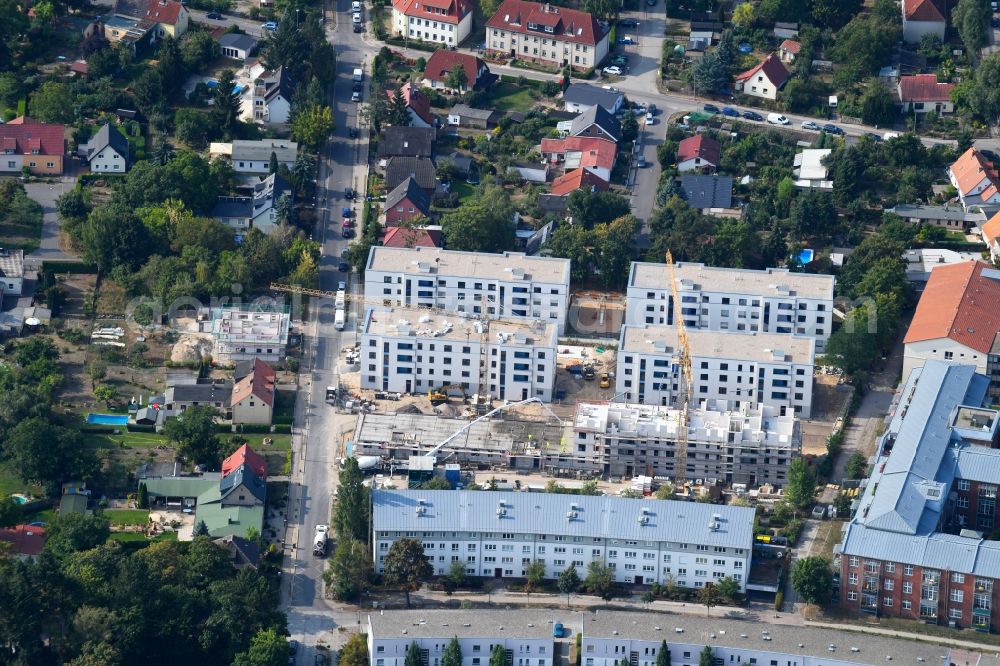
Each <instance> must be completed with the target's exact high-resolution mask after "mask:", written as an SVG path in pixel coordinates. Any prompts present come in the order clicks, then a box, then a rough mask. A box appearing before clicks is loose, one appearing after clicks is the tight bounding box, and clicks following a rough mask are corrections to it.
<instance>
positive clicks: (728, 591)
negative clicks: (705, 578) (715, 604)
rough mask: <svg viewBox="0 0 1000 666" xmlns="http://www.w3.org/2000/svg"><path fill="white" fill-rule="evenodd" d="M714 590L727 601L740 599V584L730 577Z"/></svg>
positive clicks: (720, 582)
mask: <svg viewBox="0 0 1000 666" xmlns="http://www.w3.org/2000/svg"><path fill="white" fill-rule="evenodd" d="M738 499H739V498H738ZM732 505H733V503H730V506H732ZM747 506H749V503H747ZM715 589H716V590H717V591H718V592H719V594H720V595H722V597H723V598H724V599H726V600H727V601H736V600H737V599H739V597H740V584H739V583H737V582H736V581H735V580H733V579H732V578H731V577H730V576H726V577H725V578H723V579H722V580H720V581H719V583H718V584H717V585H716V586H715Z"/></svg>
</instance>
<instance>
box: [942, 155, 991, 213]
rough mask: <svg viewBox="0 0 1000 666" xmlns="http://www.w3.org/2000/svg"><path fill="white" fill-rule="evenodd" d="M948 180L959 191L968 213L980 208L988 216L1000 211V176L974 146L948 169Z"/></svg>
mask: <svg viewBox="0 0 1000 666" xmlns="http://www.w3.org/2000/svg"><path fill="white" fill-rule="evenodd" d="M948 180H950V181H951V184H952V185H954V186H955V189H956V190H958V198H959V200H960V201H961V202H962V207H963V208H965V210H966V211H968V210H969V207H970V206H979V207H980V208H981V209H982V210H983V212H985V213H986V214H987V215H992V214H993V213H995V212H997V211H998V210H1000V175H998V173H997V169H996V166H994V164H993V162H991V161H990V160H989V158H987V157H986V156H985V155H983V154H982V153H981V152H979V150H978V149H977V148H976V147H975V146H973V147H972V148H969V149H968V150H966V151H965V152H964V153H962V155H961V156H960V157H959V158H958V159H957V160H955V161H954V162H952V164H951V166H950V167H948Z"/></svg>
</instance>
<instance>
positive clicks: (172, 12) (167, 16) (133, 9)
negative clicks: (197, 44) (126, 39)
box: [105, 0, 190, 43]
mask: <svg viewBox="0 0 1000 666" xmlns="http://www.w3.org/2000/svg"><path fill="white" fill-rule="evenodd" d="M111 13H112V15H114V16H117V17H122V18H126V19H131V20H133V21H138V24H139V25H138V28H139V29H141V30H146V31H149V32H150V33H151V35H152V37H151V43H153V42H157V41H159V40H162V39H166V38H167V37H172V38H173V39H179V38H180V36H181V35H183V34H184V33H185V32H187V29H188V22H189V19H190V15H189V14H188V10H187V8H186V7H185V6H184V5H183V4H181V3H180V2H177V1H176V0H115V4H114V9H112V12H111ZM105 38H107V39H108V40H109V41H119V40H114V39H111V38H109V37H108V36H107V30H105Z"/></svg>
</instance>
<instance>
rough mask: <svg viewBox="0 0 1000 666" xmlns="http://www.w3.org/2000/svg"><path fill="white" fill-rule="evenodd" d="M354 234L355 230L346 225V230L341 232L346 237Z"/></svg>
mask: <svg viewBox="0 0 1000 666" xmlns="http://www.w3.org/2000/svg"><path fill="white" fill-rule="evenodd" d="M353 235H354V231H353V230H351V228H350V227H344V230H343V232H342V233H341V236H343V237H344V238H350V237H351V236H353Z"/></svg>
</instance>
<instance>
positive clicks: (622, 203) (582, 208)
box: [559, 190, 631, 229]
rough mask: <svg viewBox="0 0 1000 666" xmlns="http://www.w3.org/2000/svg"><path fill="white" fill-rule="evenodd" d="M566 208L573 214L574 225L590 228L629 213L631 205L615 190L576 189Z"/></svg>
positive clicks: (567, 201) (570, 196)
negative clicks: (593, 190)
mask: <svg viewBox="0 0 1000 666" xmlns="http://www.w3.org/2000/svg"><path fill="white" fill-rule="evenodd" d="M566 209H567V211H568V212H569V214H570V215H572V216H573V224H574V226H575V225H583V226H584V227H585V228H587V229H590V228H593V227H595V226H597V225H598V224H604V223H607V222H611V221H612V220H616V219H618V218H620V217H622V216H623V215H628V214H629V211H630V210H631V206H630V205H629V202H628V199H626V198H625V197H623V196H622V195H620V194H617V193H615V192H592V191H590V190H575V191H574V192H572V193H571V194H570V195H569V198H568V199H567V200H566ZM562 226H564V225H560V227H559V228H562Z"/></svg>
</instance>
